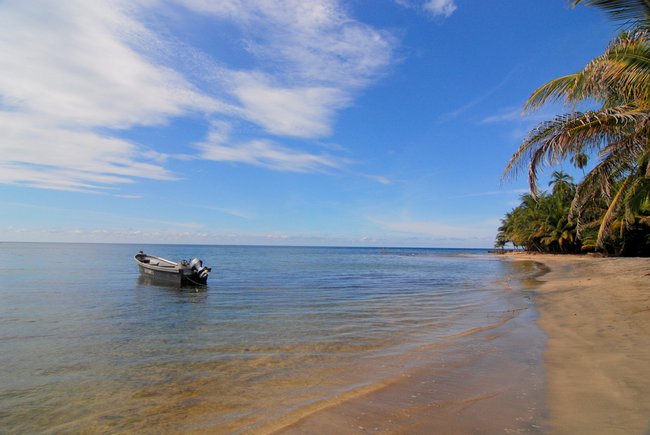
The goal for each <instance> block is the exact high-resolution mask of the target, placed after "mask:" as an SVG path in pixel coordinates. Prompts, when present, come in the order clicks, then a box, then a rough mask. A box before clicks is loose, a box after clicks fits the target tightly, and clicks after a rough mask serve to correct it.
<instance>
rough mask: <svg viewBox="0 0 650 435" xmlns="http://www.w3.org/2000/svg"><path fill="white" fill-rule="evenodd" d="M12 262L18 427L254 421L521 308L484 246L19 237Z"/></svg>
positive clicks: (2, 339) (7, 367)
mask: <svg viewBox="0 0 650 435" xmlns="http://www.w3.org/2000/svg"><path fill="white" fill-rule="evenodd" d="M139 249H146V250H147V251H149V252H152V253H154V252H155V253H156V255H161V256H163V257H166V258H172V259H173V258H189V257H193V256H198V257H201V258H203V259H204V261H205V262H206V264H210V265H211V266H213V272H212V274H211V276H210V281H209V284H208V286H207V287H206V288H201V289H194V288H189V289H188V288H183V289H179V288H177V287H169V286H164V285H160V283H153V282H149V281H147V280H146V277H141V276H139V275H138V271H137V267H136V265H135V264H134V263H133V261H132V255H133V253H134V252H137V251H138V250H139ZM459 254H463V255H459ZM34 258H38V259H39V267H38V268H34V267H33V265H34V262H33V261H32V259H34ZM0 265H2V266H0V280H2V282H3V283H4V284H3V289H2V295H0V297H2V300H3V304H2V305H0V364H1V365H2V367H3V370H2V371H0V426H1V427H3V428H9V431H10V432H22V433H24V432H40V431H43V430H50V431H72V432H78V431H89V432H95V431H110V432H120V431H123V432H132V431H148V432H159V431H179V430H182V431H190V430H196V431H200V430H204V429H210V430H218V431H223V432H231V431H238V430H246V429H251V428H255V427H259V426H260V425H262V424H266V423H268V422H269V421H271V420H273V419H276V418H278V417H281V416H282V415H284V414H287V413H289V412H291V411H292V410H295V409H297V408H300V407H303V406H307V405H309V404H312V403H315V402H317V401H320V400H323V399H327V398H330V397H333V396H335V395H337V394H340V393H342V392H346V391H349V390H351V389H354V388H360V387H363V386H367V385H370V384H372V383H374V382H379V381H380V380H381V379H382V378H384V377H387V376H391V375H394V373H395V371H396V370H399V368H396V367H395V366H393V365H391V358H392V357H393V356H395V355H403V354H404V353H405V352H409V351H411V350H413V349H417V348H418V347H421V346H430V345H435V344H436V343H439V342H442V341H444V340H448V339H449V337H453V336H455V335H457V334H461V333H463V332H464V331H468V330H471V329H472V328H477V327H483V326H485V325H486V324H489V323H491V322H498V321H500V319H501V318H502V317H503V316H504V315H505V314H507V313H510V311H511V310H512V309H513V308H512V307H513V296H512V295H511V294H508V293H507V292H504V291H503V288H502V286H500V285H497V284H496V282H497V281H498V280H500V279H502V278H503V276H504V274H505V273H506V272H509V271H508V270H504V268H507V267H511V266H507V265H505V263H504V262H503V261H500V260H498V259H495V258H493V257H488V256H482V255H477V254H476V253H473V252H464V253H458V252H455V251H436V250H391V249H386V250H378V249H377V250H373V249H341V248H263V247H247V248H246V247H210V246H152V247H143V246H129V245H73V244H70V245H56V244H8V243H4V244H0ZM197 290H198V291H197Z"/></svg>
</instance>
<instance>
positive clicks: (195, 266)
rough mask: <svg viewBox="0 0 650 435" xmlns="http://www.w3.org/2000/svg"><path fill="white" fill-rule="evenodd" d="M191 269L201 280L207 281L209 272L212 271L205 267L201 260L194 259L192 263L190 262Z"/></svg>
mask: <svg viewBox="0 0 650 435" xmlns="http://www.w3.org/2000/svg"><path fill="white" fill-rule="evenodd" d="M190 267H191V268H192V270H193V271H194V272H195V273H196V275H197V276H198V277H199V278H201V279H207V278H208V272H210V271H211V270H212V269H210V268H209V267H204V266H203V261H201V260H199V259H198V258H193V259H192V261H190Z"/></svg>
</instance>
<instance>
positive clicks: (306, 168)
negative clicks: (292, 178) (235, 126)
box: [196, 122, 349, 172]
mask: <svg viewBox="0 0 650 435" xmlns="http://www.w3.org/2000/svg"><path fill="white" fill-rule="evenodd" d="M196 147H197V148H198V149H199V151H200V155H199V157H200V158H202V159H206V160H214V161H219V162H233V163H246V164H249V165H254V166H260V167H264V168H268V169H272V170H276V171H287V172H313V171H318V172H324V171H326V170H328V169H337V168H340V167H342V166H344V165H346V164H347V163H349V162H348V161H347V160H345V159H342V158H338V157H334V156H329V155H327V154H313V153H308V152H304V151H298V150H293V149H290V148H287V147H283V146H281V145H278V144H276V143H274V142H272V141H269V140H259V139H257V140H248V141H243V142H239V143H237V142H234V141H232V140H231V138H230V126H229V125H228V124H226V123H223V122H215V123H213V125H212V129H211V130H210V132H209V133H208V136H207V138H206V140H205V141H204V142H201V143H198V144H196Z"/></svg>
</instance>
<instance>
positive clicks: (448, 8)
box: [394, 0, 457, 18]
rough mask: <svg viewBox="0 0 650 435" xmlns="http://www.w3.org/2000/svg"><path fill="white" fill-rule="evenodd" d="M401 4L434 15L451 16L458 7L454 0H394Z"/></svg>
mask: <svg viewBox="0 0 650 435" xmlns="http://www.w3.org/2000/svg"><path fill="white" fill-rule="evenodd" d="M394 1H395V3H397V4H398V5H400V6H403V7H406V8H410V9H419V10H423V11H425V12H426V13H428V14H431V15H432V16H434V17H438V16H442V17H445V18H447V17H450V16H451V15H452V14H453V13H454V12H455V11H456V9H457V6H456V3H455V1H454V0H424V1H422V0H394Z"/></svg>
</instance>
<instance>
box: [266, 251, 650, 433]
mask: <svg viewBox="0 0 650 435" xmlns="http://www.w3.org/2000/svg"><path fill="white" fill-rule="evenodd" d="M504 261H513V262H514V263H516V264H520V265H522V266H524V267H527V268H529V269H530V272H531V273H532V272H534V271H535V270H543V271H544V273H543V274H539V275H541V276H539V277H538V278H537V282H536V283H534V284H533V288H532V290H533V291H532V293H531V295H534V296H533V297H532V298H533V299H534V307H533V308H531V307H523V308H522V312H521V313H514V312H513V315H512V316H511V317H510V318H507V319H504V322H502V323H501V324H499V325H498V326H495V327H493V328H490V329H488V330H485V331H478V332H476V333H472V334H469V335H468V337H458V338H457V340H455V342H454V343H453V344H449V346H450V347H449V348H448V349H446V350H445V352H438V353H436V352H435V350H431V349H430V350H424V349H423V350H422V352H420V355H419V358H421V359H422V361H423V364H422V365H420V366H419V368H418V369H411V370H405V371H404V373H403V374H402V375H401V377H400V378H398V379H393V380H391V381H389V382H387V383H386V385H384V386H381V387H379V388H377V389H375V390H373V391H370V392H364V393H362V394H359V395H358V396H356V397H352V398H349V399H348V398H344V399H341V400H340V401H334V402H333V403H331V404H323V405H322V406H321V408H320V409H316V410H314V411H313V412H309V413H307V415H303V416H300V417H295V416H294V418H293V421H291V420H288V421H286V422H285V423H286V424H283V425H281V426H279V427H275V428H273V429H274V430H277V432H279V433H292V434H293V433H299V434H302V433H325V432H327V433H363V432H371V433H397V434H407V433H408V434H412V433H503V432H506V433H513V432H514V433H554V434H575V433H590V434H619V433H620V434H648V433H650V259H639V258H632V259H630V258H593V257H584V256H581V257H578V256H575V257H574V256H551V255H521V254H516V255H509V256H507V257H506V258H505V260H504ZM532 262H534V263H532ZM531 264H535V265H536V267H531ZM519 285H521V283H519ZM536 310H539V318H538V316H537V314H536ZM537 325H539V326H540V327H541V328H542V330H543V331H544V333H545V334H546V335H545V336H544V334H541V333H540V331H539V329H538V328H537ZM540 343H541V344H540ZM441 355H444V356H441ZM436 358H437V359H436ZM267 429H270V428H267Z"/></svg>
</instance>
